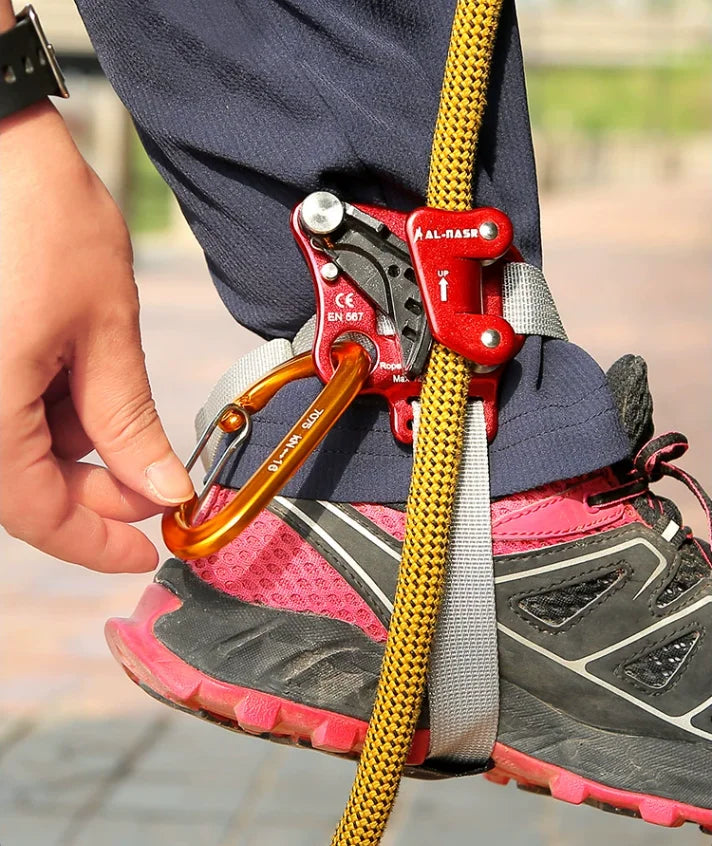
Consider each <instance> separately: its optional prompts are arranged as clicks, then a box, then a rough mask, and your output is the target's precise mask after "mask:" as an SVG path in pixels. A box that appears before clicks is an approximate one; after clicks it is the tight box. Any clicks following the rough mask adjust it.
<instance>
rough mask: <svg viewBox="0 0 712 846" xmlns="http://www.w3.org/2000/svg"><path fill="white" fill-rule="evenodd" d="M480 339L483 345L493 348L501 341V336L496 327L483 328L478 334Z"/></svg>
mask: <svg viewBox="0 0 712 846" xmlns="http://www.w3.org/2000/svg"><path fill="white" fill-rule="evenodd" d="M480 341H482V343H483V344H484V346H486V347H487V348H488V349H490V350H493V349H495V347H498V346H499V345H500V343H501V342H502V336H501V335H500V334H499V332H498V331H497V330H496V329H485V331H484V332H483V333H482V334H481V335H480Z"/></svg>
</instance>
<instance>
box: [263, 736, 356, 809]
mask: <svg viewBox="0 0 712 846" xmlns="http://www.w3.org/2000/svg"><path fill="white" fill-rule="evenodd" d="M354 772H355V764H354V763H353V762H352V761H346V760H341V759H339V758H334V757H332V756H330V755H323V754H320V753H317V752H314V751H311V750H307V749H286V750H285V755H284V761H283V763H282V765H281V767H280V768H279V770H278V772H277V773H276V776H275V778H274V779H273V780H272V782H271V784H268V785H266V786H265V789H264V793H263V794H262V795H261V796H260V797H259V799H258V800H257V803H256V807H255V816H256V817H259V818H260V819H264V820H268V819H270V818H272V817H274V816H279V817H285V816H286V817H289V818H294V819H299V818H300V817H301V816H308V817H313V818H314V819H327V820H332V818H335V819H338V812H339V811H340V810H341V808H342V807H343V805H344V803H345V802H346V799H347V797H348V795H349V790H350V788H351V783H352V781H353V777H354Z"/></svg>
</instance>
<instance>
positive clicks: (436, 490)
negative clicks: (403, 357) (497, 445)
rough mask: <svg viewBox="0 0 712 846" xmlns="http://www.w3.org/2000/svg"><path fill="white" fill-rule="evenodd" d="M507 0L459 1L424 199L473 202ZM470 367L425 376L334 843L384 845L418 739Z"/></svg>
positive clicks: (436, 363)
mask: <svg viewBox="0 0 712 846" xmlns="http://www.w3.org/2000/svg"><path fill="white" fill-rule="evenodd" d="M501 5H502V0H480V2H476V0H459V2H458V5H457V8H456V11H455V19H454V22H453V28H452V34H451V38H450V48H449V51H448V57H447V62H446V66H445V77H444V81H443V88H442V92H441V97H440V106H439V110H438V117H437V123H436V127H435V134H434V138H433V147H432V152H431V159H430V178H429V182H428V196H427V202H428V205H429V206H434V207H437V208H442V209H451V210H456V211H458V210H465V209H467V208H470V206H471V203H472V184H473V175H474V163H475V152H476V145H477V137H478V134H479V130H480V127H481V125H482V117H483V114H484V110H485V104H486V93H487V84H488V81H489V72H490V66H491V61H492V54H493V51H494V42H495V36H496V31H497V23H498V20H499V13H500V9H501ZM469 378H470V367H469V364H468V363H467V361H466V360H465V359H464V358H463V357H462V356H460V355H458V354H457V353H454V352H452V351H451V350H448V349H446V348H445V347H443V346H441V345H439V344H435V345H434V346H433V350H432V353H431V356H430V362H429V364H428V368H427V370H426V373H425V377H424V380H423V388H422V392H421V417H420V428H419V432H418V441H417V444H416V449H415V457H414V463H413V476H412V479H411V486H410V493H409V496H408V508H407V514H406V531H405V540H404V543H403V553H402V558H401V565H400V570H399V575H398V586H397V588H396V595H395V601H394V608H393V616H392V618H391V625H390V627H389V631H388V640H387V641H386V648H385V652H384V656H383V664H382V667H381V675H380V678H379V681H378V687H377V690H376V697H375V701H374V706H373V712H372V715H371V721H370V723H369V728H368V731H367V733H366V738H365V741H364V746H363V751H362V753H361V758H360V761H359V765H358V769H357V771H356V778H355V780H354V784H353V787H352V789H351V794H350V796H349V799H348V803H347V805H346V808H345V810H344V814H343V816H342V818H341V821H340V823H339V825H338V827H337V829H336V832H335V833H334V837H333V839H332V846H343V844H349V846H355V845H356V844H359V846H369V844H376V843H378V842H380V839H381V836H382V835H383V831H384V830H385V827H386V823H387V822H388V817H389V815H390V812H391V809H392V807H393V803H394V801H395V797H396V794H397V792H398V786H399V784H400V780H401V776H402V773H403V767H404V765H405V762H406V759H407V756H408V752H409V751H410V746H411V743H412V740H413V734H414V732H415V727H416V724H417V721H418V716H419V714H420V708H421V704H422V700H423V694H424V691H425V681H426V674H427V670H428V661H429V658H430V651H431V646H432V641H433V635H434V632H435V623H436V620H437V615H438V609H439V606H440V600H441V598H442V592H443V585H444V575H445V562H446V557H447V547H448V535H449V530H450V521H451V518H452V509H453V503H454V498H455V488H456V483H457V475H458V468H459V464H460V454H461V446H462V441H463V434H464V425H465V412H466V408H467V393H468V385H469Z"/></svg>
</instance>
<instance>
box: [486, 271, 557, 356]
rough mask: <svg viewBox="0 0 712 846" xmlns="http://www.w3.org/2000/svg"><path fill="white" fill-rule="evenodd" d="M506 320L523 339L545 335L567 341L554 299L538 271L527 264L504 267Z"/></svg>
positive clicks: (504, 315)
mask: <svg viewBox="0 0 712 846" xmlns="http://www.w3.org/2000/svg"><path fill="white" fill-rule="evenodd" d="M502 304H503V309H502V312H503V317H504V319H505V320H507V321H508V322H509V323H510V324H511V325H512V327H513V328H514V331H515V332H517V333H518V334H519V335H544V336H545V337H547V338H559V339H560V340H562V341H565V340H567V338H566V332H565V331H564V327H563V324H562V323H561V318H560V317H559V312H558V311H557V308H556V304H555V303H554V298H553V297H552V296H551V291H550V290H549V286H548V285H547V283H546V279H545V278H544V274H543V273H542V272H541V270H539V268H538V267H534V266H533V265H531V264H525V263H524V262H510V263H508V264H505V266H504V274H503V278H502Z"/></svg>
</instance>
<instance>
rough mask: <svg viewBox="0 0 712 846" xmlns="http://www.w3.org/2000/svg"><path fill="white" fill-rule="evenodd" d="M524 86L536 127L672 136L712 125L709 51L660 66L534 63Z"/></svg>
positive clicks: (702, 129)
mask: <svg viewBox="0 0 712 846" xmlns="http://www.w3.org/2000/svg"><path fill="white" fill-rule="evenodd" d="M527 84H528V89H529V100H530V109H531V116H532V123H533V124H534V126H535V127H536V128H537V129H543V130H577V131H582V132H586V133H589V134H592V135H601V134H605V133H606V132H609V131H632V132H650V133H655V134H660V135H670V136H675V135H689V134H693V133H697V132H704V131H707V130H709V129H710V127H711V126H712V58H710V56H709V55H707V54H705V55H702V56H699V57H697V56H696V57H688V58H686V59H685V60H684V61H678V62H670V63H668V64H666V65H664V66H658V67H649V66H646V67H630V68H620V67H619V68H593V67H592V68H588V67H560V68H558V67H534V68H530V69H528V72H527Z"/></svg>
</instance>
